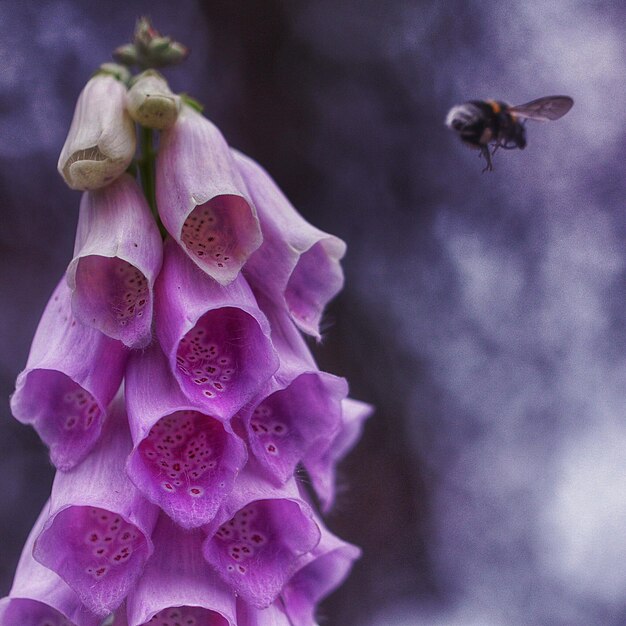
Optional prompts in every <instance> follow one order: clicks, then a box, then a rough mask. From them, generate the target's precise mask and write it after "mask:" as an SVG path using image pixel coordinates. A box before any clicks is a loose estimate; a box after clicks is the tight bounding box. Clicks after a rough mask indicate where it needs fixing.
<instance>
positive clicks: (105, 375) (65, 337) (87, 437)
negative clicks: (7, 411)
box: [11, 279, 128, 471]
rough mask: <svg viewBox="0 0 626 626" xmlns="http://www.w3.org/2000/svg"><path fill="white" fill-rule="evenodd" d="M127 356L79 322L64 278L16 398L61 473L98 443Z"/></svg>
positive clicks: (14, 405) (16, 409)
mask: <svg viewBox="0 0 626 626" xmlns="http://www.w3.org/2000/svg"><path fill="white" fill-rule="evenodd" d="M127 356H128V351H127V350H126V349H125V348H124V346H123V345H122V344H121V343H119V342H117V341H114V340H113V339H110V338H108V337H105V336H104V335H102V334H101V333H100V332H98V331H97V330H95V329H93V328H89V327H88V326H84V325H83V324H81V323H80V322H79V321H77V320H76V319H75V318H74V316H73V314H72V310H71V305H70V290H69V287H68V286H67V284H66V282H65V279H62V280H61V282H60V283H59V285H58V286H57V288H56V289H55V291H54V293H53V294H52V297H51V298H50V301H49V302H48V305H47V306H46V310H45V311H44V314H43V316H42V318H41V321H40V322H39V326H38V328H37V332H36V333H35V338H34V339H33V343H32V346H31V349H30V354H29V356H28V361H27V363H26V368H25V369H24V371H23V372H22V373H21V374H20V375H19V376H18V377H17V383H16V389H15V393H14V394H13V396H12V397H11V410H12V411H13V415H14V416H15V417H16V419H18V420H19V421H20V422H22V423H24V424H32V426H33V427H34V428H35V430H36V431H37V433H38V434H39V436H40V437H41V439H42V440H43V441H44V442H45V443H46V444H47V445H48V446H49V448H50V458H51V460H52V462H53V463H54V465H56V467H57V468H58V469H60V470H64V471H65V470H69V469H71V468H72V467H74V466H75V465H76V464H77V463H79V462H80V461H82V460H83V459H84V458H85V456H86V455H87V454H88V453H89V451H90V450H91V448H92V447H93V445H94V444H95V443H96V441H97V439H98V437H99V436H100V431H101V429H102V422H103V420H104V416H105V411H106V407H107V405H108V404H109V403H110V402H111V399H112V398H113V396H114V395H115V393H116V391H117V390H118V388H119V386H120V383H121V381H122V376H123V373H124V366H125V364H126V359H127Z"/></svg>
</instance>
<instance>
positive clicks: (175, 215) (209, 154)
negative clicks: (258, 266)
mask: <svg viewBox="0 0 626 626" xmlns="http://www.w3.org/2000/svg"><path fill="white" fill-rule="evenodd" d="M156 196H157V204H158V207H159V213H160V215H161V220H162V222H163V224H164V226H165V228H167V230H168V231H169V233H170V234H171V235H172V237H173V238H174V239H175V240H176V241H177V242H178V243H180V245H181V246H182V247H183V249H184V250H185V251H186V252H187V254H188V255H189V257H190V258H191V259H192V260H193V262H194V263H195V264H196V265H197V266H198V267H200V268H202V269H203V270H204V271H205V272H206V273H207V274H209V275H210V276H211V277H212V278H214V279H215V280H217V281H218V282H219V283H220V284H222V285H227V284H228V283H230V282H231V281H232V280H234V279H235V277H236V276H237V275H238V274H239V271H240V270H241V267H242V266H243V264H244V263H245V262H246V260H247V258H248V257H249V256H250V254H252V252H254V251H255V250H256V249H257V248H258V247H259V246H260V245H261V241H262V236H261V230H260V227H259V220H258V218H257V215H256V210H255V208H254V206H253V205H252V204H251V202H250V201H249V199H248V197H247V191H246V186H245V184H244V183H243V181H242V179H241V176H240V175H239V172H238V171H237V167H236V165H235V163H234V161H233V158H232V156H231V154H230V150H229V148H228V144H227V143H226V141H225V140H224V138H223V137H222V135H221V133H220V132H219V130H218V129H217V128H216V127H215V126H214V125H213V124H212V123H211V122H209V120H207V119H206V118H205V117H203V116H202V115H200V113H197V112H196V111H194V110H193V109H191V108H190V107H189V106H183V107H182V109H181V111H180V114H179V116H178V120H177V122H176V124H175V125H174V126H173V127H172V128H171V129H169V130H166V131H164V132H163V134H162V136H161V143H160V146H159V156H158V159H157V171H156Z"/></svg>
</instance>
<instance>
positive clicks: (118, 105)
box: [58, 74, 136, 190]
mask: <svg viewBox="0 0 626 626" xmlns="http://www.w3.org/2000/svg"><path fill="white" fill-rule="evenodd" d="M125 106H126V87H125V86H124V84H123V83H121V82H120V81H119V80H117V79H116V78H114V77H113V76H111V75H105V74H98V75H96V76H94V77H93V78H92V79H91V80H90V81H89V82H88V83H87V84H86V85H85V88H84V89H83V90H82V92H81V94H80V95H79V96H78V102H77V103H76V109H75V111H74V118H73V119H72V125H71V126H70V130H69V133H68V135H67V139H66V140H65V144H64V146H63V149H62V150H61V156H60V157H59V164H58V170H59V174H61V176H63V178H64V179H65V182H66V183H67V184H68V185H69V187H71V188H72V189H82V190H86V189H99V188H100V187H104V186H105V185H108V184H109V183H111V182H113V181H114V180H115V179H116V178H117V177H118V176H119V175H120V174H122V172H124V170H125V169H126V168H127V167H128V166H129V165H130V162H131V161H132V159H133V156H134V154H135V146H136V138H135V126H134V124H133V121H132V120H131V119H130V116H129V115H128V113H127V112H126V109H125Z"/></svg>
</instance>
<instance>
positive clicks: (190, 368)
mask: <svg viewBox="0 0 626 626" xmlns="http://www.w3.org/2000/svg"><path fill="white" fill-rule="evenodd" d="M128 87H129V85H128V77H126V78H125V77H123V76H121V75H112V74H111V73H100V74H98V75H96V76H95V77H94V78H92V79H91V80H90V81H89V82H88V83H87V85H86V87H85V88H84V90H83V91H82V93H81V95H80V97H79V100H78V102H77V105H76V110H75V115H74V119H73V121H72V125H71V128H70V131H69V134H68V137H67V141H66V143H65V145H64V147H63V150H62V153H61V157H60V159H59V171H60V173H61V175H62V176H63V177H64V179H65V180H66V182H67V184H68V185H69V186H70V187H72V188H74V189H80V190H83V192H84V193H83V196H82V200H81V203H80V215H79V221H78V227H77V234H76V244H75V249H74V255H73V259H72V260H71V262H70V263H69V266H68V268H67V272H66V274H65V276H64V277H63V278H62V279H61V281H60V282H59V284H58V286H57V288H56V289H55V291H54V293H53V295H52V297H51V299H50V301H49V303H48V305H47V307H46V309H45V311H44V314H43V317H42V319H41V322H40V324H39V327H38V328H37V331H36V334H35V337H34V340H33V344H32V347H31V351H30V355H29V357H28V361H27V364H26V368H25V369H24V371H23V372H22V373H21V374H20V375H19V377H18V379H17V384H16V391H15V393H14V394H13V396H12V398H11V408H12V411H13V414H14V416H15V417H16V418H17V419H18V420H19V421H21V422H23V423H25V424H31V425H32V426H33V427H34V428H35V429H36V431H37V432H38V433H39V435H40V437H41V439H42V440H43V441H44V442H45V443H46V444H47V445H48V447H49V449H50V457H51V460H52V462H53V464H54V465H55V466H56V468H57V473H56V477H55V480H54V484H53V487H52V493H51V496H50V499H49V502H48V503H47V504H46V505H45V507H44V509H43V511H42V512H41V515H40V517H39V519H38V521H37V523H36V524H35V527H34V528H33V530H32V532H31V534H30V536H29V538H28V541H27V544H26V546H25V547H24V551H23V553H22V557H21V560H20V563H19V565H18V569H17V573H16V577H15V581H14V585H13V587H12V589H11V592H10V595H9V596H8V597H7V598H4V599H3V600H2V601H0V624H2V625H4V626H17V625H26V626H29V625H32V626H71V625H74V626H96V625H97V624H100V623H101V622H102V620H103V619H108V620H109V621H108V622H107V623H114V624H115V625H116V626H122V625H129V626H143V625H147V624H150V625H151V626H157V625H159V626H174V625H180V626H183V625H184V626H218V625H219V626H236V625H237V626H264V625H267V626H270V625H273V626H281V625H290V626H312V625H313V624H314V623H315V617H314V613H315V605H316V603H317V602H318V601H319V600H320V599H321V598H323V597H324V596H325V595H327V594H328V593H329V592H330V591H332V590H333V589H334V588H335V587H336V586H338V585H339V584H340V583H341V581H342V580H343V579H344V578H345V576H346V575H347V573H348V571H349V569H350V567H351V565H352V562H353V561H354V559H356V558H357V557H358V555H359V550H358V548H356V547H355V546H352V545H350V544H348V543H346V542H344V541H342V540H340V539H339V538H337V537H335V536H334V535H332V534H331V533H330V532H329V531H328V530H327V529H326V528H325V526H324V524H323V522H322V520H321V518H320V515H319V514H318V513H317V512H316V510H315V507H314V506H313V504H312V497H313V493H314V494H315V497H316V498H317V500H318V502H319V504H320V508H321V509H322V511H327V510H328V509H329V508H330V507H331V506H332V503H333V499H334V470H335V465H336V464H337V462H338V461H339V460H340V459H341V458H343V456H344V455H345V454H346V453H347V452H348V450H349V449H350V448H351V447H352V446H353V445H354V443H355V442H356V439H357V438H358V436H359V433H360V429H361V425H362V422H363V420H364V419H365V418H366V417H367V416H368V415H369V414H370V412H371V407H369V406H368V405H366V404H364V403H361V402H358V401H356V400H353V399H351V398H349V397H348V387H347V384H346V381H345V380H344V379H342V378H339V377H336V376H333V375H331V374H328V373H325V372H322V371H320V370H319V369H318V367H317V365H316V363H315V361H314V359H313V356H312V355H311V352H310V350H309V349H308V346H307V344H306V342H305V339H304V337H303V335H302V334H301V333H305V334H307V335H310V336H313V337H316V338H319V336H320V335H319V325H320V318H321V316H322V312H323V309H324V307H325V305H326V304H327V302H328V301H329V300H330V299H331V298H332V297H333V296H334V295H335V294H336V293H337V292H338V291H339V289H340V288H341V286H342V281H343V275H342V271H341V267H340V264H339V262H340V259H341V257H342V256H343V254H344V252H345V244H344V243H343V242H342V241H341V240H340V239H338V238H336V237H334V236H332V235H329V234H326V233H324V232H322V231H320V230H318V229H316V228H314V227H313V226H311V225H310V224H309V223H307V222H306V221H305V220H304V219H303V218H302V217H301V216H300V215H299V214H298V213H297V212H296V210H295V209H294V208H293V207H292V205H291V204H290V203H289V202H288V200H287V199H286V198H285V196H284V195H283V194H282V193H281V191H280V190H279V189H278V187H277V186H276V184H275V183H274V182H273V181H272V179H271V178H270V177H269V176H268V174H267V173H266V172H265V171H264V170H263V169H262V168H261V167H260V166H259V165H257V164H256V163H255V162H254V161H252V160H251V159H249V158H247V157H246V156H244V155H242V154H240V153H238V152H236V151H234V150H232V149H231V148H230V147H229V146H228V144H227V143H226V141H225V140H224V138H223V137H222V135H221V134H220V132H219V130H218V129H217V128H216V127H215V126H214V125H213V124H212V123H211V122H209V121H208V120H207V119H206V118H205V117H203V116H202V115H201V114H200V113H199V112H198V111H196V110H195V109H194V108H193V107H192V106H190V105H189V104H187V103H186V102H184V101H182V100H181V98H179V97H178V96H176V95H175V94H172V93H171V92H170V91H169V88H168V86H167V83H166V82H165V81H164V79H163V78H162V77H161V76H160V75H158V74H156V73H155V72H152V71H148V72H146V73H144V74H142V75H140V77H139V79H137V80H135V81H133V82H132V86H131V87H130V89H129V88H128ZM135 122H138V123H139V124H140V125H141V127H140V136H141V133H145V132H148V133H152V132H153V131H152V129H159V130H160V131H161V132H160V137H159V145H158V154H157V156H156V166H155V167H154V158H155V157H154V151H153V149H152V143H151V142H150V143H145V142H144V153H143V154H142V155H141V160H140V161H139V162H138V164H139V170H140V172H141V179H142V184H143V186H144V192H142V189H141V187H140V186H139V185H138V183H137V182H136V179H135V177H134V176H133V175H131V174H129V173H128V172H132V171H133V164H134V163H135V161H133V159H134V158H135V152H136V127H135ZM144 137H145V135H144ZM150 137H151V135H150ZM150 159H152V165H151V162H150ZM151 168H152V169H151ZM151 182H154V183H155V184H154V185H153V186H151ZM156 207H158V213H157V212H156ZM304 473H306V475H307V476H308V482H309V484H310V487H312V489H310V488H308V489H305V488H304V487H303V484H302V482H301V481H300V480H298V476H301V475H303V474H304Z"/></svg>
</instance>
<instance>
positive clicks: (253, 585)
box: [203, 465, 320, 608]
mask: <svg viewBox="0 0 626 626" xmlns="http://www.w3.org/2000/svg"><path fill="white" fill-rule="evenodd" d="M205 531H206V533H207V535H208V536H207V540H206V541H205V542H204V545H203V553H204V558H205V559H206V560H207V561H208V562H209V563H210V564H211V565H212V566H213V567H214V568H215V570H216V571H217V573H218V574H219V575H220V577H221V578H222V579H223V580H224V581H225V582H226V583H228V584H229V585H230V587H231V588H232V589H233V590H234V591H235V593H236V594H237V595H239V596H241V597H242V598H243V599H244V600H246V601H247V602H249V603H250V604H252V605H253V606H255V607H257V608H264V607H267V606H269V605H270V604H271V603H272V602H273V601H274V600H275V599H276V597H277V596H278V594H279V593H280V590H281V589H282V588H283V585H284V584H285V582H286V581H287V580H288V579H289V578H290V576H291V574H292V573H293V572H294V571H295V570H296V568H297V563H298V559H299V558H300V557H301V556H302V555H303V554H306V553H307V552H309V551H310V550H312V549H313V548H314V547H315V546H316V545H317V544H318V543H319V540H320V530H319V528H318V526H317V524H316V523H315V521H314V520H313V512H312V510H311V508H310V507H309V505H308V504H307V503H306V502H304V501H303V500H302V499H301V498H300V495H299V493H298V489H297V487H296V484H295V481H293V480H292V481H291V482H289V483H287V484H286V485H285V486H284V487H282V488H280V489H278V488H276V487H274V486H272V485H271V484H270V483H268V482H266V481H264V480H263V479H261V478H260V477H259V476H258V472H255V471H254V469H253V468H251V467H250V465H248V466H247V467H246V469H244V471H243V472H241V474H239V477H238V479H237V481H236V482H235V487H234V489H233V493H232V494H231V495H230V497H229V498H228V499H227V500H226V502H225V503H224V506H223V507H222V509H221V510H220V511H219V513H218V514H217V516H216V517H215V519H214V520H213V521H212V522H211V523H210V524H209V525H208V526H207V527H206V528H205Z"/></svg>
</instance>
